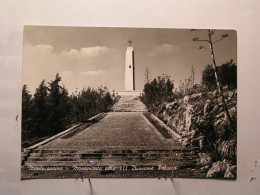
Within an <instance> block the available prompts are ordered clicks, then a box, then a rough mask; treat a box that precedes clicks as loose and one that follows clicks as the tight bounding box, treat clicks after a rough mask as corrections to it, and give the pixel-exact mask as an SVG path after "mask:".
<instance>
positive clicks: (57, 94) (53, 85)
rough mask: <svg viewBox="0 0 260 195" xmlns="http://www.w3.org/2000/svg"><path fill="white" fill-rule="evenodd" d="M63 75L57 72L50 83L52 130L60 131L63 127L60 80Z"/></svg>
mask: <svg viewBox="0 0 260 195" xmlns="http://www.w3.org/2000/svg"><path fill="white" fill-rule="evenodd" d="M60 81H61V77H60V76H59V74H56V77H55V80H54V81H51V82H50V83H49V106H50V112H49V117H50V129H51V131H52V132H55V133H56V132H59V131H61V129H62V128H63V126H62V124H63V123H62V117H61V116H62V115H63V113H62V112H63V110H61V86H60V85H59V82H60Z"/></svg>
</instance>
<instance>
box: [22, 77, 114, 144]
mask: <svg viewBox="0 0 260 195" xmlns="http://www.w3.org/2000/svg"><path fill="white" fill-rule="evenodd" d="M60 81H61V77H60V76H59V74H57V75H56V78H55V80H53V81H51V82H49V83H46V82H45V80H43V81H42V82H41V83H40V85H39V87H38V88H37V89H36V91H35V93H34V95H33V96H32V95H31V94H30V93H29V91H28V89H27V85H24V86H23V90H22V143H23V146H24V147H27V146H29V145H31V144H34V143H36V142H38V141H40V140H41V139H44V138H46V137H49V136H52V135H54V134H57V133H59V132H61V131H62V130H64V129H66V128H68V127H70V126H71V125H72V124H76V123H84V122H86V121H87V120H88V119H89V118H90V117H92V116H94V115H96V114H98V113H101V112H107V111H109V110H110V108H111V106H112V105H113V103H114V100H113V99H112V97H111V95H110V93H109V92H108V89H107V88H106V87H100V88H98V89H96V90H95V89H93V88H87V89H83V90H82V91H81V92H76V93H73V94H72V95H69V94H68V91H67V89H66V88H65V87H62V86H60V84H59V83H60Z"/></svg>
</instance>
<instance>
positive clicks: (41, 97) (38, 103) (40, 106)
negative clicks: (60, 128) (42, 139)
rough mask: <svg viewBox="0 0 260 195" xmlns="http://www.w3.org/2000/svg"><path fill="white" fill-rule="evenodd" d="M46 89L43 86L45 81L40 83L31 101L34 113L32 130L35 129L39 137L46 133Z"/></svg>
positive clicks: (47, 121)
mask: <svg viewBox="0 0 260 195" xmlns="http://www.w3.org/2000/svg"><path fill="white" fill-rule="evenodd" d="M47 98H48V87H47V86H46V84H45V80H43V81H42V82H41V84H40V85H39V87H38V88H37V89H36V91H35V94H34V98H33V101H32V107H33V111H34V115H33V120H34V124H33V128H34V129H35V131H37V132H35V133H36V135H38V136H41V135H44V134H45V131H46V132H47V131H48V123H49V120H48V111H49V110H48V109H49V108H48V99H47Z"/></svg>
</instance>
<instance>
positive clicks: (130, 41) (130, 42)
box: [128, 39, 133, 47]
mask: <svg viewBox="0 0 260 195" xmlns="http://www.w3.org/2000/svg"><path fill="white" fill-rule="evenodd" d="M132 42H133V41H132V40H131V39H129V41H128V43H129V46H130V47H131V44H132Z"/></svg>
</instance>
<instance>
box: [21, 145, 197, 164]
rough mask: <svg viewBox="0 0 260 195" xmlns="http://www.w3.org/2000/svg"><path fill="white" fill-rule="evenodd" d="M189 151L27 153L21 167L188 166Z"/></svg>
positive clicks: (191, 154) (191, 159) (192, 160)
mask: <svg viewBox="0 0 260 195" xmlns="http://www.w3.org/2000/svg"><path fill="white" fill-rule="evenodd" d="M195 154H196V152H195V151H192V150H169V149H156V150H140V149H137V150H136V149H106V150H90V149H88V150H85V151H78V150H48V149H35V150H33V151H31V152H29V153H28V156H27V159H26V161H24V165H25V166H34V167H35V166H39V167H44V166H67V167H69V166H93V165H94V166H108V165H113V166H130V165H135V166H145V165H148V166H158V165H167V166H174V167H178V166H189V165H194V164H196V157H195V156H196V155H195Z"/></svg>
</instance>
